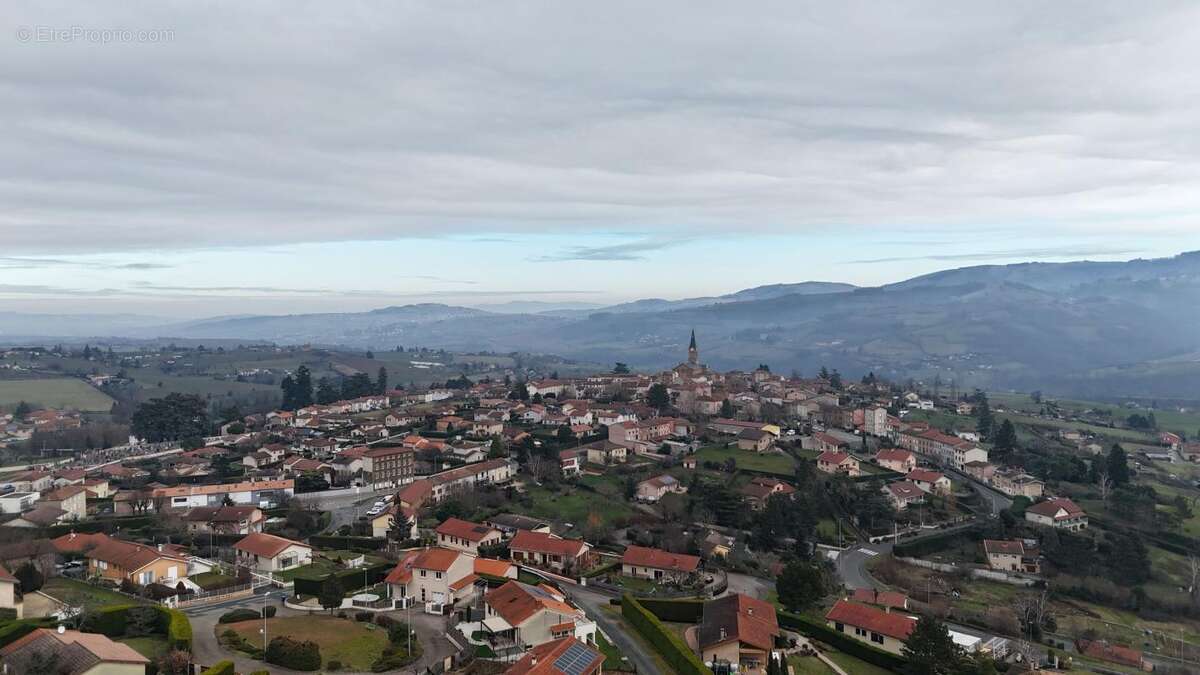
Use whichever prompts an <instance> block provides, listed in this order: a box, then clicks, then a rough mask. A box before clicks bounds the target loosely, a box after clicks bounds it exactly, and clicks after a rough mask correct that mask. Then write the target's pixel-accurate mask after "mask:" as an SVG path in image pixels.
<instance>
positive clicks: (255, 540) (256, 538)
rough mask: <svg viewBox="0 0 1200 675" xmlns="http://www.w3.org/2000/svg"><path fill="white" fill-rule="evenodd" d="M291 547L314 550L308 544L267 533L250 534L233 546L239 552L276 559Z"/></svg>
mask: <svg viewBox="0 0 1200 675" xmlns="http://www.w3.org/2000/svg"><path fill="white" fill-rule="evenodd" d="M289 546H302V547H304V548H307V549H310V550H311V549H312V547H311V546H309V545H308V544H305V543H302V542H299V541H292V540H291V539H284V538H283V537H277V536H275V535H273V534H267V533H266V532H255V533H253V534H248V535H246V536H245V537H242V539H240V540H239V541H238V543H236V544H234V545H233V547H234V548H236V549H237V550H239V551H245V552H247V553H250V554H252V555H257V556H261V557H263V558H274V557H275V556H277V555H279V554H280V553H283V552H284V551H285V550H287V548H288V547H289Z"/></svg>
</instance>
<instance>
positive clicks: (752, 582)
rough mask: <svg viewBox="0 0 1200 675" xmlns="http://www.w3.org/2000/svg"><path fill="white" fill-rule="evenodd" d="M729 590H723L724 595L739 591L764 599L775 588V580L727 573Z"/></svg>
mask: <svg viewBox="0 0 1200 675" xmlns="http://www.w3.org/2000/svg"><path fill="white" fill-rule="evenodd" d="M728 576H729V590H727V591H725V595H732V594H734V593H740V594H742V595H748V596H750V597H752V598H758V599H759V600H766V599H767V597H768V596H769V595H770V594H771V591H773V590H775V582H774V581H771V580H769V579H761V578H759V577H755V576H751V575H749V574H734V573H732V572H730V573H729V575H728Z"/></svg>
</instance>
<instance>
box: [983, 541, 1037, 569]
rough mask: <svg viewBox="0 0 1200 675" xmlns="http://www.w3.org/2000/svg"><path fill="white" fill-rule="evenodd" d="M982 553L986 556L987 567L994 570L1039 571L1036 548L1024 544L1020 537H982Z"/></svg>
mask: <svg viewBox="0 0 1200 675" xmlns="http://www.w3.org/2000/svg"><path fill="white" fill-rule="evenodd" d="M983 553H984V555H986V556H987V561H988V567H990V568H992V569H994V570H999V571H1002V572H1024V573H1026V574H1037V573H1039V572H1040V571H1041V564H1040V562H1039V560H1038V551H1037V548H1035V547H1032V546H1030V547H1027V546H1025V542H1023V541H1022V540H1020V539H1013V540H997V539H984V540H983Z"/></svg>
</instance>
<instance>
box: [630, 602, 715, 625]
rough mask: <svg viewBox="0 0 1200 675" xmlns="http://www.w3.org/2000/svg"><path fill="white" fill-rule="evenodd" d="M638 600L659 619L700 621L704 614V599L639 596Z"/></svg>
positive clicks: (675, 621)
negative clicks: (669, 598)
mask: <svg viewBox="0 0 1200 675" xmlns="http://www.w3.org/2000/svg"><path fill="white" fill-rule="evenodd" d="M638 602H639V603H641V605H642V607H645V608H646V609H647V610H648V611H649V612H650V613H651V614H653V615H654V616H656V617H658V620H659V621H670V622H672V623H700V619H701V617H702V616H703V614H704V601H703V600H660V599H655V598H638Z"/></svg>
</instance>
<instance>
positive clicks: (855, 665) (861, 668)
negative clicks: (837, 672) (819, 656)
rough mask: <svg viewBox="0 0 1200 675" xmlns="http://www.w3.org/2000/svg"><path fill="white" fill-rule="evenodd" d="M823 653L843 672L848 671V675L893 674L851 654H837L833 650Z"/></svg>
mask: <svg viewBox="0 0 1200 675" xmlns="http://www.w3.org/2000/svg"><path fill="white" fill-rule="evenodd" d="M822 653H823V654H825V656H827V657H829V660H830V661H833V662H834V663H836V664H838V665H839V666H841V668H842V670H844V671H846V672H847V673H853V675H890V673H891V671H889V670H884V669H883V668H880V667H879V666H876V665H873V664H870V663H867V662H866V661H863V660H862V659H856V658H854V657H853V656H850V655H849V654H844V653H842V652H835V651H833V650H827V651H824V652H822Z"/></svg>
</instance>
